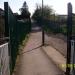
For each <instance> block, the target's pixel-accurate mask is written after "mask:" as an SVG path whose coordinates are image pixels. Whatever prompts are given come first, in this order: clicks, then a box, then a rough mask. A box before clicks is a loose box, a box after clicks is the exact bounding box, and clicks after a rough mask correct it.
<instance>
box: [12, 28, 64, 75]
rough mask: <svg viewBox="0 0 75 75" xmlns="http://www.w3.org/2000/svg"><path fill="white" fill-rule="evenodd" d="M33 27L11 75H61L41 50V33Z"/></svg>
mask: <svg viewBox="0 0 75 75" xmlns="http://www.w3.org/2000/svg"><path fill="white" fill-rule="evenodd" d="M38 29H39V28H38V27H35V30H36V31H35V30H34V29H33V30H34V31H32V32H31V34H30V37H29V40H28V42H27V44H26V46H25V48H24V49H23V50H22V51H21V53H20V55H19V60H18V64H16V69H15V72H14V74H13V75H63V74H62V71H61V70H59V68H57V67H56V65H55V64H53V62H52V61H51V60H50V59H49V58H48V56H47V55H46V54H45V53H44V52H43V50H41V38H42V36H41V34H42V33H41V31H39V30H38Z"/></svg>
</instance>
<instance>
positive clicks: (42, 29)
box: [42, 0, 45, 46]
mask: <svg viewBox="0 0 75 75" xmlns="http://www.w3.org/2000/svg"><path fill="white" fill-rule="evenodd" d="M44 39H45V37H44V25H43V0H42V46H44Z"/></svg>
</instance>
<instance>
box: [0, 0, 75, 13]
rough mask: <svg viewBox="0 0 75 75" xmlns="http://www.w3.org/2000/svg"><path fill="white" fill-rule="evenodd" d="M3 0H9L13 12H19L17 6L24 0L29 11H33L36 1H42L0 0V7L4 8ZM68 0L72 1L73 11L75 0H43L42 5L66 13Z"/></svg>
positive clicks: (37, 1)
mask: <svg viewBox="0 0 75 75" xmlns="http://www.w3.org/2000/svg"><path fill="white" fill-rule="evenodd" d="M5 1H7V2H9V5H10V7H11V8H12V10H13V11H14V12H19V8H21V7H22V4H23V2H24V1H26V2H27V4H28V7H29V11H30V12H31V13H33V12H34V10H35V7H36V3H39V4H41V3H42V1H41V0H0V8H4V7H3V4H4V2H5ZM68 2H71V3H72V5H73V12H75V4H74V3H75V0H44V5H49V6H51V7H52V8H53V9H54V10H55V13H58V14H67V3H68Z"/></svg>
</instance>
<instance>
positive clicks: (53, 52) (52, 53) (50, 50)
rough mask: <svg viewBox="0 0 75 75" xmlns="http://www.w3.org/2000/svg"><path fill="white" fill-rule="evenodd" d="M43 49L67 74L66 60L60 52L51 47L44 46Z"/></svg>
mask: <svg viewBox="0 0 75 75" xmlns="http://www.w3.org/2000/svg"><path fill="white" fill-rule="evenodd" d="M41 49H42V50H43V51H44V53H45V54H46V55H47V56H48V58H49V59H50V60H52V62H53V63H54V64H55V65H56V66H57V67H58V68H59V69H60V70H62V71H63V72H66V59H65V58H64V56H63V55H61V53H60V52H58V51H57V50H56V49H54V48H53V47H51V46H42V47H41Z"/></svg>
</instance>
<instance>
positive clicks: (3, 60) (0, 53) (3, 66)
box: [0, 43, 10, 75]
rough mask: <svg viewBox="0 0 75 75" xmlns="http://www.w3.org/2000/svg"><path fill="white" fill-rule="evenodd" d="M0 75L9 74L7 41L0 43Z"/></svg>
mask: <svg viewBox="0 0 75 75" xmlns="http://www.w3.org/2000/svg"><path fill="white" fill-rule="evenodd" d="M0 75H10V69H9V54H8V43H5V44H3V45H0Z"/></svg>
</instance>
